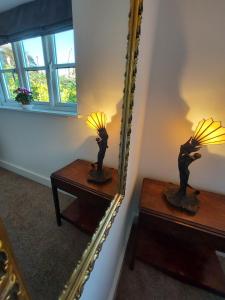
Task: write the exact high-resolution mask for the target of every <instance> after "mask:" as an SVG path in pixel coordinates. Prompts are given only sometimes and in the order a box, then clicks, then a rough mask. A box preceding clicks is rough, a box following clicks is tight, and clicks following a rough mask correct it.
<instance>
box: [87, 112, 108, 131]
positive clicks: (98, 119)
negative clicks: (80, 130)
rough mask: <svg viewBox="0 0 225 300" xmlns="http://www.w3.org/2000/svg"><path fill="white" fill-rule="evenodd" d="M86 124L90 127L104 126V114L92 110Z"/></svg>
mask: <svg viewBox="0 0 225 300" xmlns="http://www.w3.org/2000/svg"><path fill="white" fill-rule="evenodd" d="M86 124H87V125H88V127H90V128H92V129H97V130H99V129H101V128H105V127H106V115H105V113H103V112H93V113H91V114H90V116H88V118H87V121H86Z"/></svg>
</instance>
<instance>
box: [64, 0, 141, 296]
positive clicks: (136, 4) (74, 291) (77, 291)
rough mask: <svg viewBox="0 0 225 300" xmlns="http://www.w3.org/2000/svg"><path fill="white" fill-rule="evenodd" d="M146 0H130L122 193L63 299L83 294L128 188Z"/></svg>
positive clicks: (122, 131) (74, 274)
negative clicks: (138, 62) (137, 74)
mask: <svg viewBox="0 0 225 300" xmlns="http://www.w3.org/2000/svg"><path fill="white" fill-rule="evenodd" d="M142 11H143V0H131V3H130V13H129V32H128V36H127V41H128V43H127V55H126V72H125V85H124V94H123V111H122V123H121V132H120V155H119V174H120V182H119V193H118V194H117V195H116V196H115V198H114V199H113V201H112V202H111V205H110V207H109V208H108V210H107V211H106V213H105V216H104V218H103V219H102V221H101V222H100V224H99V227H98V228H97V230H96V232H95V234H94V235H93V237H92V240H91V242H90V243H89V245H88V247H87V248H86V250H85V252H84V253H83V255H82V258H81V260H80V261H79V262H78V264H77V266H76V268H75V270H74V271H73V273H72V275H71V277H70V280H69V281H68V283H67V284H66V286H65V288H64V290H63V292H62V294H61V296H60V298H59V299H60V300H72V299H74V300H76V299H79V298H80V297H81V294H82V291H83V288H84V285H85V283H86V281H87V280H88V278H89V276H90V274H91V271H92V270H93V268H94V264H95V261H96V259H97V258H98V255H99V253H100V251H101V248H102V245H103V243H104V241H105V240H106V238H107V236H108V233H109V230H110V228H111V226H112V224H113V221H114V218H115V217H116V215H117V212H118V209H119V207H120V205H121V202H122V199H123V196H124V194H125V188H126V177H127V166H128V157H129V147H130V134H131V122H132V109H133V103H134V91H135V80H136V73H137V59H138V47H139V40H140V33H141V20H142Z"/></svg>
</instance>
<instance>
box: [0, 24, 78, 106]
mask: <svg viewBox="0 0 225 300" xmlns="http://www.w3.org/2000/svg"><path fill="white" fill-rule="evenodd" d="M0 83H1V91H0V96H1V99H0V104H1V105H3V106H4V105H6V106H9V105H11V106H15V105H17V106H18V104H17V103H16V101H15V100H14V99H15V94H14V91H15V90H16V89H17V88H18V87H25V88H27V89H30V90H31V91H32V93H33V104H34V105H35V107H36V108H38V109H53V110H65V111H70V110H73V111H74V108H75V105H76V103H77V93H76V65H75V51H74V31H73V30H69V31H64V32H60V33H56V34H53V35H48V36H44V37H35V38H31V39H26V40H23V41H19V42H15V43H12V44H6V45H3V46H0Z"/></svg>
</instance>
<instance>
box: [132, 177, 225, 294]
mask: <svg viewBox="0 0 225 300" xmlns="http://www.w3.org/2000/svg"><path fill="white" fill-rule="evenodd" d="M166 185H167V183H165V182H161V181H156V180H151V179H147V178H145V179H144V180H143V186H142V193H141V198H140V213H139V218H138V222H137V224H136V226H135V230H134V232H135V235H134V236H135V238H134V247H133V257H132V261H131V268H134V263H135V258H138V259H140V260H142V261H143V262H145V263H148V264H151V265H152V266H154V267H156V268H158V269H160V270H161V271H164V272H165V273H167V274H169V275H171V276H173V277H175V278H177V279H179V280H181V281H183V282H186V283H190V284H193V285H195V286H198V287H201V288H205V289H208V290H210V291H212V292H215V293H217V294H220V295H222V296H225V275H224V272H223V270H222V268H221V265H220V263H219V260H218V258H217V255H216V253H215V251H216V250H220V251H222V252H225V196H223V195H219V194H216V193H211V192H205V191H202V192H201V193H200V195H199V199H200V209H199V212H198V213H197V214H196V215H195V216H191V215H188V214H187V213H185V212H181V211H178V210H177V209H175V208H173V207H171V206H170V205H169V204H168V203H167V202H166V199H165V198H164V196H163V191H164V189H165V187H166Z"/></svg>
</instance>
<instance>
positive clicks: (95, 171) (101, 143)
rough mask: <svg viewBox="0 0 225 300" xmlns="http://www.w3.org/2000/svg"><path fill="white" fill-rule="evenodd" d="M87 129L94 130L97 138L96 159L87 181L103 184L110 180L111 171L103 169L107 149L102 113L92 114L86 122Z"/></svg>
mask: <svg viewBox="0 0 225 300" xmlns="http://www.w3.org/2000/svg"><path fill="white" fill-rule="evenodd" d="M86 123H87V125H88V127H90V128H92V129H96V130H97V133H98V137H97V138H96V142H97V144H98V147H99V152H98V159H97V162H96V163H93V164H92V170H90V172H89V178H88V181H91V182H94V183H104V182H106V181H108V180H110V179H111V178H112V176H111V171H110V169H108V168H103V160H104V157H105V153H106V149H107V148H108V133H107V131H106V115H105V114H104V113H103V112H93V113H92V114H90V116H88V118H87V121H86Z"/></svg>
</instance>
